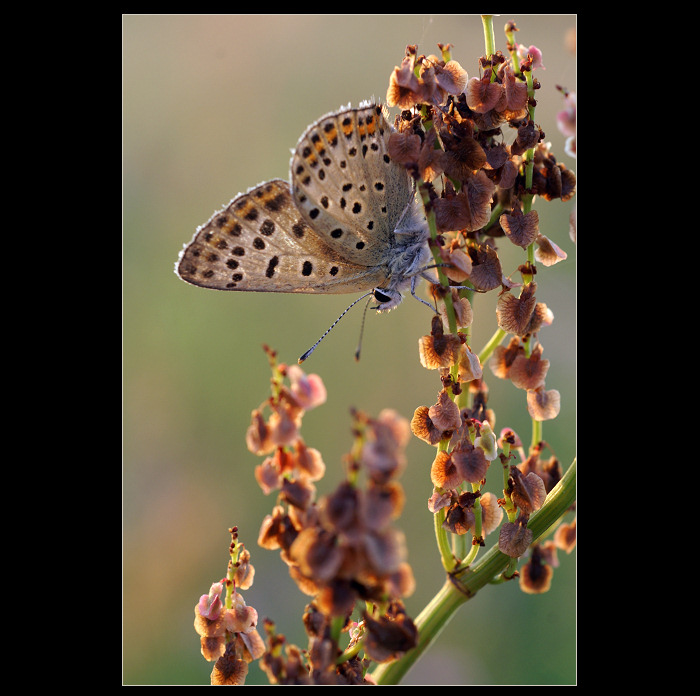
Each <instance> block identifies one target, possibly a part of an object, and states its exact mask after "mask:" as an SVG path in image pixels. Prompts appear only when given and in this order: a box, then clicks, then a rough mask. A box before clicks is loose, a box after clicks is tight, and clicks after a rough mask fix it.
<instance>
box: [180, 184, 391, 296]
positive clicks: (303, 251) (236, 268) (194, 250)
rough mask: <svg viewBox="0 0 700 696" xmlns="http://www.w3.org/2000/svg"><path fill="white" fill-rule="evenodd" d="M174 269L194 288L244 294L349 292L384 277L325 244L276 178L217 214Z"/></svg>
mask: <svg viewBox="0 0 700 696" xmlns="http://www.w3.org/2000/svg"><path fill="white" fill-rule="evenodd" d="M176 270H177V273H178V275H179V276H180V278H182V279H183V280H185V281H187V282H188V283H192V284H193V285H199V286H201V287H205V288H213V289H216V290H243V291H248V292H251V291H252V292H256V291H257V292H303V293H314V292H323V293H348V292H354V291H364V290H368V289H370V288H372V287H374V286H375V285H377V284H378V283H380V282H381V281H382V280H383V279H384V278H385V274H384V272H383V271H382V270H381V269H376V268H367V267H366V266H364V265H358V264H354V263H352V262H348V260H347V259H345V258H344V257H343V256H342V254H340V253H339V252H338V251H337V250H335V249H333V248H331V247H330V246H328V245H327V244H326V243H325V242H324V241H323V238H322V236H320V235H319V234H317V233H316V232H315V231H314V229H312V228H311V227H310V226H309V225H308V224H307V222H306V221H305V220H304V219H303V217H302V215H301V213H300V211H299V210H298V209H297V208H296V206H295V205H294V203H293V201H292V196H291V192H290V187H289V184H288V183H287V182H286V181H282V180H280V179H275V180H273V181H269V182H267V183H264V184H261V185H260V186H257V187H255V188H253V189H251V190H250V191H248V192H247V193H244V194H241V195H239V196H237V197H236V198H234V199H233V200H232V201H231V202H230V203H229V204H228V205H227V206H226V207H225V208H224V209H223V210H220V211H219V212H217V213H215V214H214V215H213V216H212V217H211V219H210V220H209V221H208V222H207V223H206V224H204V225H202V227H200V228H199V229H198V230H197V232H196V234H195V236H194V239H193V240H192V242H190V244H189V245H187V246H186V247H185V248H184V249H183V251H182V252H181V254H180V258H179V260H178V263H177V267H176Z"/></svg>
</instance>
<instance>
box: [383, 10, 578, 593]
mask: <svg viewBox="0 0 700 696" xmlns="http://www.w3.org/2000/svg"><path fill="white" fill-rule="evenodd" d="M515 31H517V28H516V27H515V25H514V24H513V23H508V24H507V25H506V35H507V37H508V49H509V51H510V54H511V56H512V60H507V59H506V58H505V57H504V56H503V55H502V54H500V53H496V54H495V55H493V56H491V57H490V58H488V59H487V58H483V59H482V61H481V68H482V69H483V73H482V74H480V75H479V76H475V77H471V78H470V77H469V76H468V74H467V72H466V71H465V70H464V69H463V68H462V66H461V65H460V64H459V63H458V62H457V61H455V60H453V59H452V58H451V55H450V46H449V45H439V48H440V52H441V55H440V56H435V55H430V56H425V55H419V54H418V49H417V47H416V46H409V47H408V48H407V50H406V55H405V57H404V59H403V61H402V63H401V65H400V66H398V67H396V68H395V69H394V71H393V73H392V75H391V79H390V85H389V88H388V91H387V103H388V104H389V105H390V106H398V107H400V108H401V109H403V112H402V114H401V116H400V117H399V118H397V120H396V123H395V125H396V130H397V132H396V133H395V134H393V135H392V136H391V140H390V154H391V156H392V158H393V159H394V160H395V161H398V162H401V163H403V164H404V165H405V166H406V168H407V169H408V171H409V172H410V173H411V174H412V175H413V177H414V178H415V180H416V183H417V186H418V188H419V190H420V191H421V193H422V195H423V200H424V203H425V207H426V213H427V215H428V219H429V221H430V220H431V219H432V221H433V225H434V226H433V231H434V235H433V244H434V247H433V248H434V257H435V261H436V264H437V265H438V266H440V267H441V272H442V274H443V280H442V284H441V285H440V286H437V285H436V286H434V287H433V296H434V298H435V300H436V302H437V306H438V308H439V312H438V314H437V315H436V316H435V317H434V319H433V321H432V325H431V330H430V333H429V334H428V335H426V336H423V337H422V338H421V339H420V340H419V357H420V361H421V364H422V365H423V366H424V367H425V368H427V369H430V370H438V371H439V374H440V379H441V390H440V392H439V394H438V397H437V400H436V402H435V403H434V404H433V405H432V406H430V407H428V406H421V407H419V408H417V409H416V411H415V413H414V416H413V419H412V421H411V429H412V431H413V433H414V435H416V436H417V437H419V438H420V439H422V440H424V441H425V442H427V443H428V444H430V445H432V446H435V447H436V450H437V451H436V455H435V458H434V460H433V463H432V466H431V470H430V477H431V481H432V483H433V486H434V491H433V495H432V496H431V498H430V501H429V508H430V510H431V511H432V512H433V513H434V514H440V515H441V517H442V523H441V524H442V527H443V528H444V529H445V530H448V531H449V532H451V533H452V534H456V535H463V534H466V533H467V532H470V533H471V534H472V545H477V546H479V545H483V544H484V536H485V535H486V534H488V533H489V532H491V531H493V530H495V529H497V528H498V527H499V526H500V532H499V542H498V543H499V548H500V550H501V551H503V552H504V553H505V554H507V555H508V556H511V557H513V558H517V557H519V556H522V555H523V554H524V553H525V552H526V551H527V550H528V548H529V547H530V544H531V542H532V532H531V531H530V530H529V529H528V527H527V522H528V519H529V516H530V514H531V513H532V512H534V511H536V510H538V509H539V508H540V507H541V506H542V504H543V503H544V500H545V497H546V494H547V492H548V491H549V490H551V488H552V486H553V485H555V484H556V482H557V481H558V478H559V477H560V476H561V472H560V470H559V468H558V464H556V465H555V466H550V470H548V471H547V472H543V468H544V466H545V465H544V463H543V462H541V461H540V460H539V453H540V451H541V449H542V443H533V445H534V450H533V451H532V452H530V453H529V454H527V455H525V453H524V452H523V450H522V447H520V448H515V447H511V444H510V443H506V444H505V445H504V444H503V442H502V440H503V438H511V437H512V438H516V439H517V436H516V435H515V434H514V433H512V432H511V431H510V430H505V431H504V432H503V433H502V435H501V438H500V439H499V440H497V439H496V436H495V434H494V432H495V414H494V412H493V411H492V410H491V409H489V408H487V400H488V388H487V386H486V382H485V380H484V375H483V370H482V364H481V361H480V359H479V356H478V355H476V354H475V353H474V352H473V351H472V350H471V348H470V346H469V341H468V337H469V327H470V326H471V324H472V322H473V311H472V307H471V304H470V297H471V296H472V293H473V291H478V292H488V291H490V290H495V289H497V288H500V291H499V292H500V295H499V297H498V301H497V308H496V322H497V326H498V330H499V332H500V340H501V341H502V340H503V338H505V337H506V336H507V335H510V336H511V338H510V341H509V343H508V344H507V345H506V346H502V345H498V346H497V347H496V348H495V351H494V352H493V354H492V356H491V357H490V360H489V361H488V364H489V367H490V368H491V371H492V372H493V373H494V374H495V375H496V376H497V377H499V378H503V379H509V380H511V382H512V383H513V384H514V385H515V386H516V387H517V388H518V389H523V390H525V392H526V404H527V409H528V412H529V414H530V416H531V418H532V419H533V420H534V421H545V420H550V419H553V418H555V417H556V416H557V415H558V413H559V406H560V403H559V401H560V397H559V393H558V392H557V391H556V390H553V389H552V390H547V389H546V388H545V377H546V374H547V370H548V368H549V361H548V360H547V359H546V358H545V357H543V353H544V348H543V344H542V343H541V342H540V340H539V334H540V331H541V330H542V329H543V328H544V327H546V326H548V325H550V324H551V323H552V320H553V316H552V313H551V311H550V310H549V309H548V308H547V306H546V305H545V304H544V303H542V302H538V301H537V298H536V291H537V283H536V282H535V280H534V277H535V275H536V273H537V263H540V264H542V265H543V266H545V267H546V266H551V265H552V264H554V263H558V262H559V261H562V260H564V259H566V253H565V252H563V251H562V250H561V249H560V248H559V247H558V246H557V245H556V244H555V243H554V242H553V241H552V240H550V239H549V238H547V237H546V236H545V235H543V234H542V233H541V232H540V229H539V217H538V213H537V211H536V210H533V209H532V207H531V204H532V201H533V199H534V197H536V196H539V197H540V198H543V199H544V200H548V201H549V200H552V199H555V198H558V199H561V200H564V201H566V200H568V199H570V198H571V197H572V196H573V194H574V188H575V176H574V174H573V173H572V172H571V171H570V170H568V169H567V168H566V167H565V166H564V165H563V164H561V163H558V162H557V161H556V159H555V158H554V156H553V155H552V153H551V152H550V151H549V148H548V145H547V144H546V143H545V142H544V133H543V132H542V131H541V129H540V128H539V126H538V125H537V124H536V122H535V120H534V113H535V107H536V100H535V98H534V97H535V91H536V90H537V89H538V88H539V83H538V81H537V79H535V78H534V77H533V75H532V72H533V70H534V69H535V68H536V67H540V66H541V64H542V56H541V54H540V52H539V51H538V49H537V48H536V47H534V46H531V47H529V48H527V49H526V48H525V47H523V46H517V45H516V44H515V43H514V41H513V33H514V32H515ZM506 128H507V129H510V130H512V131H514V137H512V138H510V142H507V133H506V132H504V129H506ZM497 240H503V241H504V243H506V244H513V245H515V246H516V247H519V248H521V249H523V250H524V251H525V255H524V258H523V263H522V264H521V265H520V266H519V267H518V268H517V269H516V272H517V273H518V274H519V275H520V278H516V277H514V274H507V275H506V273H505V272H504V270H503V268H502V266H501V261H500V257H499V253H498V246H497ZM443 269H444V270H443ZM516 291H517V292H516ZM517 449H519V450H520V452H521V464H519V465H517V466H516V465H512V464H511V461H512V458H513V456H514V452H515V450H517ZM497 459H498V460H499V461H500V463H501V464H502V467H499V469H501V470H502V471H503V476H504V497H503V498H502V499H499V500H497V499H496V497H495V496H493V494H491V493H482V490H481V489H482V487H483V484H484V483H485V477H486V473H487V471H488V469H489V465H490V464H491V462H492V461H494V460H497ZM503 510H505V511H506V513H507V515H508V519H507V521H506V522H505V523H504V524H503V525H501V521H502V517H503ZM537 548H538V551H537V552H533V557H532V560H531V561H530V562H529V564H528V566H527V572H526V573H524V574H523V575H522V576H521V577H528V578H535V577H537V578H538V581H537V582H534V581H533V583H532V584H531V585H525V586H524V587H523V589H525V590H526V591H528V592H533V591H544V589H546V587H548V582H543V581H542V580H541V579H542V578H544V577H545V576H546V574H547V573H545V572H542V571H535V570H533V568H534V567H535V566H534V565H532V564H539V565H538V566H537V567H541V566H543V565H544V567H547V568H549V570H551V565H546V564H547V563H548V562H551V563H554V560H553V557H552V555H551V553H550V554H549V555H545V554H543V553H542V552H541V551H540V550H539V547H537ZM465 550H466V551H467V556H468V557H469V558H472V557H473V553H471V554H470V553H468V547H467V548H466V549H465ZM456 560H457V562H460V561H463V560H464V559H462V558H457V559H456ZM521 582H522V581H521ZM535 587H536V588H537V590H535V589H533V588H535Z"/></svg>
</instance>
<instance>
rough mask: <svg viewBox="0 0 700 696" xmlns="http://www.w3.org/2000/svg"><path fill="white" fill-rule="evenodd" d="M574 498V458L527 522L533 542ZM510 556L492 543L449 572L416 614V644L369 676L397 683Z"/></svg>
mask: <svg viewBox="0 0 700 696" xmlns="http://www.w3.org/2000/svg"><path fill="white" fill-rule="evenodd" d="M575 500H576V460H574V461H573V462H572V464H571V466H570V467H569V469H568V470H567V472H566V473H565V474H564V476H563V477H562V479H561V481H559V483H558V484H557V485H556V486H555V487H554V488H553V489H552V490H551V491H550V492H549V495H548V496H547V499H546V500H545V503H544V505H543V506H542V507H541V508H540V509H539V510H538V511H537V512H535V513H534V514H533V515H532V516H531V517H530V520H529V522H528V525H527V526H528V528H529V529H531V530H532V540H533V542H534V541H536V540H537V539H539V538H540V537H541V536H542V535H543V534H545V533H546V532H547V531H548V530H549V528H550V527H551V525H552V524H554V522H556V521H557V520H558V519H559V518H560V517H561V516H562V515H563V514H564V513H565V512H566V511H567V510H568V509H569V508H570V507H571V506H572V505H573V504H574V502H575ZM511 560H512V559H511V558H510V557H509V556H506V555H505V554H504V553H502V552H501V551H499V550H498V546H497V545H496V546H493V547H492V548H491V549H489V551H488V552H487V553H486V554H485V555H484V556H482V558H481V560H480V561H479V562H478V563H477V564H475V565H474V566H470V567H469V568H465V569H464V570H461V571H460V572H459V573H458V574H456V575H448V577H447V580H446V582H445V584H444V585H443V586H442V588H441V589H440V591H439V592H438V593H437V594H436V595H435V597H433V599H432V600H431V601H430V602H429V603H428V604H427V606H426V607H425V608H424V609H423V611H422V612H421V613H420V614H419V615H418V616H417V617H416V620H415V623H416V627H417V628H418V644H417V645H416V647H415V648H413V649H412V650H410V651H409V652H407V653H406V654H405V655H404V656H403V657H402V658H401V659H399V660H396V661H394V662H390V663H387V664H381V665H378V666H377V668H376V669H375V670H374V671H373V672H372V677H373V678H374V679H375V681H376V683H377V684H379V685H388V684H398V683H399V682H400V681H401V679H403V677H404V676H405V675H406V673H407V672H408V670H409V669H410V668H411V667H412V666H413V665H414V664H415V663H416V661H417V660H418V658H420V656H421V655H422V654H423V653H424V652H425V651H426V650H427V649H428V648H429V647H430V645H432V643H433V642H434V641H435V639H436V638H437V637H438V636H439V635H440V633H441V632H442V630H443V629H444V628H445V626H447V624H448V623H449V622H450V620H451V619H452V618H453V616H454V615H455V613H456V612H457V609H459V607H461V606H462V604H464V603H465V602H466V601H467V600H468V599H471V598H472V597H473V596H474V595H475V594H476V593H477V592H478V591H479V590H480V589H481V588H482V587H484V586H485V585H487V584H489V583H490V582H492V581H493V579H494V578H496V577H497V576H500V575H501V574H502V573H503V571H504V570H506V569H507V568H508V567H509V565H510V563H511Z"/></svg>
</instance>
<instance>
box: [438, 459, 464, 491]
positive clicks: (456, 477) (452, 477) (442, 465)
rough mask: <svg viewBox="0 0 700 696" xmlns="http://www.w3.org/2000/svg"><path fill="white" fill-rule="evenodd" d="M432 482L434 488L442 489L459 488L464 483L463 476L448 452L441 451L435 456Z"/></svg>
mask: <svg viewBox="0 0 700 696" xmlns="http://www.w3.org/2000/svg"><path fill="white" fill-rule="evenodd" d="M430 480H431V481H432V483H433V486H435V487H436V488H442V489H452V488H457V486H459V485H460V484H461V483H462V474H461V472H460V471H458V470H457V467H456V466H455V463H454V462H453V461H452V457H451V456H450V454H449V453H448V452H444V451H442V450H441V451H440V452H438V453H437V454H436V455H435V459H434V460H433V463H432V466H431V467H430Z"/></svg>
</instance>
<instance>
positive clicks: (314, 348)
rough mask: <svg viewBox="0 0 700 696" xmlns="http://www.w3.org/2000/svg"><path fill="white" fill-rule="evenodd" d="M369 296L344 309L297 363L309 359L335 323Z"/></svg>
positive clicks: (359, 298)
mask: <svg viewBox="0 0 700 696" xmlns="http://www.w3.org/2000/svg"><path fill="white" fill-rule="evenodd" d="M370 295H372V293H371V292H368V293H367V294H365V295H362V297H358V298H357V299H356V300H355V301H354V302H353V303H352V304H351V305H350V306H349V307H347V308H346V309H345V311H344V312H343V313H342V314H341V315H340V316H339V317H338V318H337V319H336V320H335V321H334V322H333V323H332V324H331V325H330V326H329V327H328V329H327V330H326V332H325V333H324V334H323V336H321V338H319V339H318V341H316V343H314V344H313V345H312V346H311V348H309V350H307V351H306V353H304V354H303V355H302V356H301V357H300V358H299V360H298V363H299V364H300V365H301V363H303V362H304V360H306V359H307V358H308V357H309V355H311V353H313V352H314V351H315V350H316V347H317V346H318V344H319V343H320V342H321V341H322V340H323V339H324V338H325V337H326V336H328V334H329V333H330V332H331V331H332V330H333V327H334V326H335V325H336V324H337V323H338V322H339V321H340V320H341V319H342V318H343V317H344V316H345V315H346V314H347V313H348V312H349V311H350V310H351V309H352V308H353V307H354V306H355V305H356V304H357V303H358V302H359V301H360V300H364V299H365V297H368V296H370Z"/></svg>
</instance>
